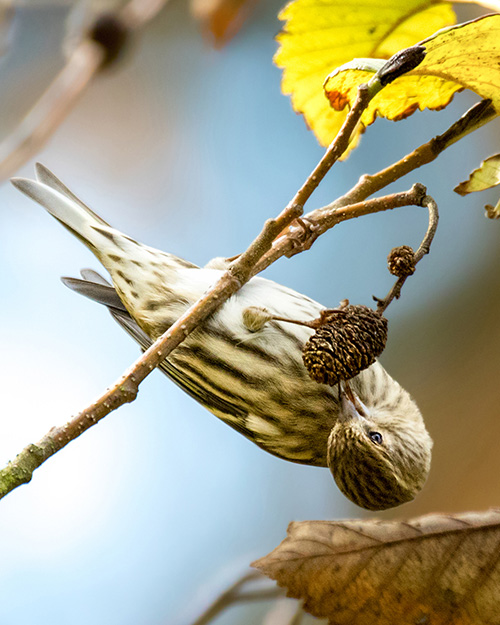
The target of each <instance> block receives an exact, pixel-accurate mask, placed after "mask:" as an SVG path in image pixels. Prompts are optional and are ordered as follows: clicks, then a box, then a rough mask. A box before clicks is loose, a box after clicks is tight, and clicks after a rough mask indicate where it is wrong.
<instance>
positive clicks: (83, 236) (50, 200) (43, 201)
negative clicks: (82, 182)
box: [11, 178, 107, 252]
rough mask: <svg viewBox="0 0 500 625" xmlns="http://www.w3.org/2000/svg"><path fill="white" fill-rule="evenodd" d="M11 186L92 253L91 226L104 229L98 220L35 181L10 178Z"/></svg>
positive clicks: (93, 247) (80, 207)
mask: <svg viewBox="0 0 500 625" xmlns="http://www.w3.org/2000/svg"><path fill="white" fill-rule="evenodd" d="M11 182H12V184H13V185H14V186H15V187H16V188H17V189H19V191H21V192H22V193H24V195H27V196H28V197H29V198H31V199H32V200H34V201H35V202H38V204H40V205H41V206H43V207H44V208H45V210H46V211H47V212H48V213H50V214H51V215H52V216H53V217H55V219H57V221H59V222H60V223H61V224H62V225H63V226H64V227H65V228H67V229H68V230H69V231H70V232H71V233H72V234H74V235H75V236H76V237H78V238H79V239H80V240H81V241H82V242H83V243H85V245H87V246H89V247H90V248H91V249H92V250H93V251H94V252H95V248H96V246H95V245H94V243H93V242H92V239H93V237H94V235H93V230H92V225H94V226H97V227H99V228H106V227H107V226H104V225H103V224H102V223H101V221H100V220H98V219H96V217H95V216H94V215H91V214H90V213H89V212H88V211H87V210H85V209H84V208H83V207H82V206H81V205H80V204H79V203H78V202H75V201H74V200H73V199H70V198H69V197H67V196H65V195H63V194H62V193H60V192H59V191H56V190H55V189H53V188H51V187H49V186H47V185H46V184H44V183H43V182H39V181H37V180H29V179H28V178H11Z"/></svg>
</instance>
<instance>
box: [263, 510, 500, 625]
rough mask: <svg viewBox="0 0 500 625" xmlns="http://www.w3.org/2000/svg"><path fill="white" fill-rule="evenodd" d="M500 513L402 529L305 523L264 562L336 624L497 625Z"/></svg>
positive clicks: (415, 522) (291, 591)
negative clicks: (494, 624) (495, 624)
mask: <svg viewBox="0 0 500 625" xmlns="http://www.w3.org/2000/svg"><path fill="white" fill-rule="evenodd" d="M499 548H500V511H498V510H492V511H489V512H482V513H463V514H459V515H454V516H448V515H428V516H423V517H420V518H417V519H412V520H410V521H407V522H400V521H377V520H371V521H304V522H302V523H291V524H290V526H289V528H288V537H287V538H285V540H284V541H283V542H282V543H281V544H280V545H279V546H278V547H277V548H276V549H275V550H274V551H272V552H271V553H270V554H269V555H267V556H265V557H264V558H261V559H260V560H258V561H257V562H254V563H253V565H252V566H255V567H256V568H258V569H259V570H261V571H262V572H263V573H264V574H265V575H267V576H268V577H271V578H272V579H275V580H276V581H277V582H278V584H279V585H280V586H284V587H285V588H286V589H287V594H288V596H290V597H294V598H296V599H301V600H302V601H303V602H304V609H305V610H307V611H308V612H310V613H311V614H313V615H314V616H317V617H327V618H329V619H330V621H329V622H330V624H331V625H352V624H354V623H355V624H356V625H397V624H403V623H405V624H410V623H413V624H420V625H493V623H498V622H499V614H500V591H499V589H500V558H499V553H500V551H499Z"/></svg>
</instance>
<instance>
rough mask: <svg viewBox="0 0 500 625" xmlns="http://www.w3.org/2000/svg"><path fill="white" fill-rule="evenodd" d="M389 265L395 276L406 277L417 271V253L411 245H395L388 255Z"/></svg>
mask: <svg viewBox="0 0 500 625" xmlns="http://www.w3.org/2000/svg"><path fill="white" fill-rule="evenodd" d="M387 267H388V268H389V271H390V273H392V275H393V276H397V277H398V278H404V277H408V276H411V275H413V274H414V273H415V253H414V251H413V249H412V248H411V247H410V246H409V245H400V246H399V247H394V248H393V249H392V250H391V251H390V253H389V256H388V257H387Z"/></svg>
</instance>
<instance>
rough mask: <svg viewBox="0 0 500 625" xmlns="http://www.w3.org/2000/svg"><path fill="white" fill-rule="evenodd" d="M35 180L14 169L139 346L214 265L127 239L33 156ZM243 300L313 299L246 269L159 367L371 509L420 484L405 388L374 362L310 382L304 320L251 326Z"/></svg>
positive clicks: (304, 302)
mask: <svg viewBox="0 0 500 625" xmlns="http://www.w3.org/2000/svg"><path fill="white" fill-rule="evenodd" d="M36 173H37V180H27V179H22V178H17V179H13V184H14V185H15V186H16V187H17V188H18V189H20V190H21V191H22V192H23V193H25V194H26V195H28V196H29V197H31V198H32V199H34V200H35V201H37V202H38V203H39V204H41V205H42V206H43V207H44V208H45V209H46V210H47V211H48V212H49V213H50V214H51V215H52V216H54V217H55V218H56V219H57V220H58V221H59V222H61V223H62V224H63V225H64V226H65V227H66V228H67V229H68V230H69V231H70V232H71V233H72V234H74V235H75V236H76V237H78V239H79V240H80V241H82V242H83V243H85V245H87V247H88V248H89V249H90V250H91V251H92V252H93V253H94V254H95V255H96V256H97V258H98V259H99V260H100V261H101V263H102V264H103V265H104V267H105V268H106V269H107V271H108V272H109V274H110V276H111V279H112V282H113V285H112V286H111V285H110V284H109V283H108V282H107V281H106V280H104V279H103V278H102V277H101V276H100V275H99V274H97V273H96V272H94V271H92V270H84V271H83V272H82V279H76V278H66V279H64V281H65V283H66V284H67V285H68V286H69V287H71V288H72V289H74V290H75V291H77V292H79V293H81V294H83V295H85V296H87V297H89V298H91V299H93V300H95V301H97V302H100V303H102V304H104V305H105V306H107V307H108V309H109V310H110V312H111V314H112V315H113V317H114V318H115V319H116V320H117V321H118V323H119V324H120V325H121V326H122V327H123V328H124V329H125V330H126V331H127V332H128V333H129V334H130V335H131V336H132V337H133V338H134V339H135V340H136V341H137V342H138V343H139V345H140V346H141V348H142V349H146V348H147V347H149V345H150V344H151V343H152V341H154V340H155V339H156V338H157V337H158V336H160V335H161V334H162V333H163V332H164V331H165V330H166V329H167V328H168V327H169V326H170V325H171V324H172V323H173V322H174V321H175V320H176V319H177V318H178V317H179V316H180V315H182V314H183V313H184V312H185V311H186V309H187V308H188V307H189V306H190V305H192V304H193V303H194V302H195V301H196V300H197V299H199V297H201V295H203V293H204V292H205V291H206V290H207V289H208V288H210V286H211V285H212V284H214V283H215V282H216V281H217V280H218V279H219V277H220V276H221V275H222V272H223V269H222V268H221V267H220V265H217V264H212V265H210V266H207V267H204V268H200V267H197V266H196V265H193V264H192V263H189V262H187V261H185V260H182V259H180V258H177V257H176V256H173V255H172V254H167V253H165V252H161V251H159V250H156V249H153V248H150V247H147V246H145V245H142V244H141V243H138V242H136V241H134V239H131V238H130V237H128V236H127V235H125V234H123V233H121V232H119V231H118V230H115V229H114V228H112V227H111V226H109V224H107V223H106V222H105V221H104V220H103V219H101V217H99V216H98V215H96V213H94V212H93V211H92V210H91V209H90V208H89V207H88V206H86V205H85V204H84V203H83V202H81V201H80V200H79V199H78V198H77V197H76V196H75V195H74V194H73V193H72V192H71V191H70V190H69V189H68V188H67V187H66V186H65V185H64V184H63V183H62V182H61V181H60V180H58V179H57V178H56V177H55V176H54V174H52V173H51V172H50V171H49V170H47V169H46V168H45V167H43V166H41V165H37V170H36ZM249 307H257V308H263V309H265V310H266V311H268V312H269V314H270V315H272V316H278V317H285V318H290V319H304V320H312V319H315V318H317V317H318V316H319V314H320V313H321V311H322V310H324V307H323V306H321V305H320V304H318V303H317V302H315V301H313V300H311V299H310V298H308V297H306V296H305V295H302V294H300V293H297V292H296V291H293V290H291V289H288V288H287V287H284V286H282V285H280V284H277V283H275V282H272V281H270V280H265V279H263V278H260V277H255V278H253V279H252V280H250V281H249V282H248V283H247V284H246V285H245V286H243V288H242V289H240V291H238V293H236V294H235V295H233V296H232V297H231V298H230V299H229V300H228V301H227V302H225V303H224V304H223V305H222V306H221V308H220V309H219V310H218V311H217V312H216V313H215V314H213V315H212V316H211V317H210V318H209V319H208V320H207V321H206V322H205V323H204V324H202V326H200V327H199V328H197V329H196V330H195V331H194V332H193V333H192V334H190V335H189V336H188V337H187V338H186V340H185V341H184V342H183V343H182V344H181V345H180V346H179V347H178V348H177V349H175V350H174V351H173V352H172V353H171V354H170V356H169V357H168V358H167V359H166V360H165V361H164V362H163V363H162V364H161V366H160V369H161V370H162V371H163V372H164V373H165V374H166V375H167V376H168V377H169V378H170V379H172V380H173V381H174V382H175V383H176V384H178V385H179V386H180V387H181V388H182V389H183V390H185V391H186V392H187V393H188V394H189V395H191V396H192V397H193V398H194V399H196V401H198V402H199V403H200V404H202V405H203V406H205V407H206V408H207V409H208V410H210V411H211V412H212V413H213V414H215V415H216V416H217V417H219V418H220V419H222V420H223V421H224V422H225V423H227V424H228V425H230V426H231V427H232V428H234V429H235V430H237V431H238V432H240V433H241V434H243V435H244V436H246V437H247V438H248V439H250V440H251V441H252V442H254V443H256V444H257V445H258V446H259V447H261V448H262V449H264V450H266V451H268V452H269V453H271V454H274V455H276V456H279V457H280V458H283V459H285V460H289V461H292V462H299V463H302V464H309V465H315V466H328V467H329V468H330V470H331V472H332V474H333V476H334V478H335V480H336V482H337V484H338V485H339V488H340V489H341V490H342V492H344V493H345V494H346V495H347V496H348V497H349V498H350V499H351V500H352V501H354V502H355V503H357V504H358V505H360V506H363V507H365V508H369V509H371V510H378V509H384V508H387V507H390V506H395V505H399V504H401V503H404V502H405V501H409V500H410V499H411V498H413V497H414V496H415V495H416V494H417V492H418V491H419V490H420V489H421V488H422V486H423V484H424V482H425V478H426V476H427V474H428V471H429V467H430V457H431V447H432V441H431V439H430V437H429V435H428V433H427V430H426V429H425V425H424V422H423V419H422V416H421V414H420V411H419V409H418V407H417V405H416V404H415V402H414V401H413V399H412V398H411V397H410V395H409V394H408V393H407V392H406V391H405V390H404V389H403V388H402V387H401V386H400V385H399V384H398V383H397V382H396V381H395V380H393V379H392V378H391V377H390V376H389V374H388V373H387V372H386V371H385V370H384V369H383V367H382V366H381V365H380V364H379V363H378V362H375V363H374V364H373V365H371V366H370V367H369V368H368V369H366V370H364V371H362V372H361V373H360V374H359V375H357V376H356V377H355V378H353V380H351V382H350V385H349V386H348V387H347V386H346V387H345V388H343V389H341V391H340V392H339V388H338V386H336V387H333V388H332V387H330V386H327V385H325V384H317V383H316V382H314V381H313V380H311V379H310V378H309V375H308V373H307V371H306V369H305V367H304V365H303V363H302V347H303V345H304V344H305V343H306V341H307V340H308V339H309V338H310V336H311V334H312V332H313V331H312V330H311V329H310V328H307V327H305V326H301V325H292V324H289V323H286V322H282V321H269V322H268V323H264V324H263V325H262V326H258V329H256V330H254V331H252V329H249V328H248V327H247V325H246V324H245V323H244V311H245V310H247V309H248V308H249ZM339 396H340V397H341V400H340V401H339Z"/></svg>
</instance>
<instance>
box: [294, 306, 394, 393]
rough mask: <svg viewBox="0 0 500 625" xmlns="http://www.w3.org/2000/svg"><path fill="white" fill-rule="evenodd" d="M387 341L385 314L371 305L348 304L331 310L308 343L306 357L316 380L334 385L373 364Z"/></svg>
mask: <svg viewBox="0 0 500 625" xmlns="http://www.w3.org/2000/svg"><path fill="white" fill-rule="evenodd" d="M386 342H387V319H386V318H385V317H382V315H379V314H378V313H377V312H375V311H374V310H372V309H371V308H368V306H354V305H348V306H344V307H340V308H335V309H333V310H331V311H328V315H327V316H325V323H324V324H323V325H321V326H320V327H319V328H318V329H317V330H316V332H315V333H314V334H313V335H312V336H311V338H310V339H309V340H308V341H307V343H306V344H305V345H304V347H303V350H302V360H303V361H304V365H305V366H306V368H307V370H308V371H309V375H310V376H311V378H312V379H313V380H315V381H316V382H318V383H320V384H329V385H330V386H334V385H335V384H338V383H339V382H340V380H350V379H351V378H353V377H354V376H356V375H358V373H360V372H361V371H363V369H366V368H367V367H369V366H370V365H371V364H373V363H374V362H375V360H376V359H377V358H378V356H380V354H381V353H382V352H383V350H384V347H385V344H386Z"/></svg>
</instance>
